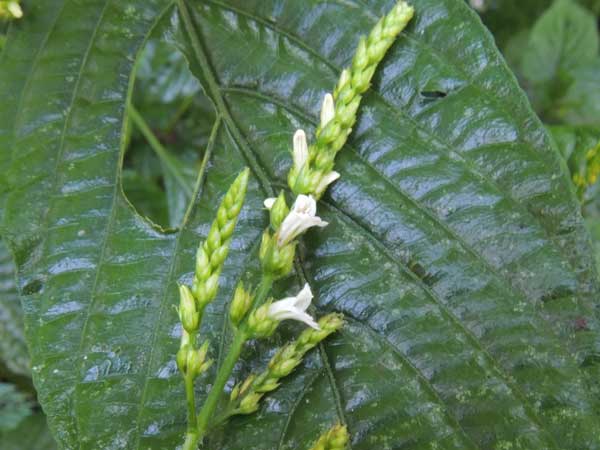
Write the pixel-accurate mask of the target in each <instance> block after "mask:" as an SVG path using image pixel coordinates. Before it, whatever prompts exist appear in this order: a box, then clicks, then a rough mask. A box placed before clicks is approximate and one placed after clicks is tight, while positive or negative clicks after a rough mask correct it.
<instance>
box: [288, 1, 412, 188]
mask: <svg viewBox="0 0 600 450" xmlns="http://www.w3.org/2000/svg"><path fill="white" fill-rule="evenodd" d="M413 15H414V8H413V7H412V6H410V5H408V4H407V3H406V2H404V1H400V2H398V3H397V4H396V5H395V6H394V8H392V10H391V11H390V12H389V14H387V15H386V16H384V17H383V18H382V19H381V20H379V22H377V24H376V25H375V27H374V28H373V30H371V33H370V34H369V36H368V37H366V38H364V37H363V38H361V39H360V41H359V44H358V48H357V50H356V53H355V55H354V58H353V60H352V65H351V66H350V67H349V68H347V69H344V70H343V71H342V74H341V76H340V79H339V81H338V84H337V86H336V87H335V89H334V91H333V94H325V97H324V98H323V104H322V107H321V120H320V123H319V127H318V128H317V131H316V133H315V142H314V143H313V144H312V145H311V146H310V147H309V146H308V144H307V141H306V134H305V133H304V131H302V130H298V131H296V134H295V135H294V142H293V155H294V158H293V159H294V165H293V167H292V170H291V171H290V173H289V175H288V184H289V186H290V189H291V190H292V191H293V192H294V193H296V194H309V195H312V196H314V197H315V198H317V199H318V198H320V197H321V195H323V193H324V192H325V189H327V186H329V185H330V184H331V183H333V182H334V181H335V180H337V179H338V178H339V176H340V174H339V173H337V172H336V171H334V170H333V166H334V160H335V156H336V154H337V152H339V151H340V150H341V148H342V147H343V146H344V144H345V143H346V140H347V139H348V136H349V135H350V133H351V132H352V127H353V126H354V123H355V122H356V114H357V111H358V107H359V105H360V102H361V99H362V94H364V93H365V91H366V90H367V89H368V88H369V86H370V84H371V79H372V78H373V75H374V73H375V69H376V68H377V65H378V64H379V63H380V62H381V60H382V59H383V57H384V56H385V54H386V52H387V51H388V49H389V48H390V46H391V45H392V43H393V42H394V40H395V39H396V37H397V36H398V34H399V33H400V32H401V31H402V30H403V29H404V27H406V24H407V23H408V22H409V21H410V19H411V18H412V17H413Z"/></svg>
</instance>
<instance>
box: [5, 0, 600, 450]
mask: <svg viewBox="0 0 600 450" xmlns="http://www.w3.org/2000/svg"><path fill="white" fill-rule="evenodd" d="M392 3H393V2H392V1H391V0H372V1H369V2H352V1H344V2H319V1H316V0H313V1H307V2H300V1H292V0H288V1H282V0H260V1H258V0H230V1H227V2H220V1H217V0H205V1H202V2H195V1H194V2H192V1H189V2H187V3H184V2H181V3H180V4H179V5H178V6H179V8H178V9H179V10H180V12H179V13H178V11H177V10H175V9H174V8H172V5H170V4H169V3H167V2H162V1H159V0H154V1H148V0H144V1H141V0H134V1H131V2H110V1H89V2H85V5H83V4H81V3H79V2H75V1H64V2H63V1H61V0H45V1H39V2H36V3H35V5H32V6H31V8H32V10H31V11H30V17H29V19H28V20H26V21H24V22H22V24H20V25H19V28H16V27H15V28H13V29H12V30H11V32H10V35H9V39H8V42H7V47H6V52H5V53H4V56H3V60H2V63H1V64H2V73H1V75H0V89H1V90H2V95H3V96H4V97H5V98H6V99H7V101H6V102H4V103H2V104H0V123H2V124H3V125H2V131H1V134H0V147H2V148H8V149H10V150H11V151H12V162H11V164H10V171H9V176H8V179H9V181H10V183H11V184H10V194H9V196H8V197H7V201H6V214H5V217H4V229H5V233H7V236H8V237H9V241H10V245H11V247H12V249H13V252H14V254H15V256H16V260H17V265H18V268H19V288H20V290H21V292H22V295H23V301H24V303H25V305H26V308H25V317H26V324H27V337H28V340H29V344H30V347H31V350H32V358H33V365H34V367H33V372H34V378H35V382H36V385H37V387H38V389H39V392H40V398H41V402H42V404H43V406H44V409H45V411H46V412H47V413H48V416H49V420H50V424H51V428H52V430H53V431H54V434H55V436H56V437H57V439H58V441H59V443H60V445H61V446H62V447H64V448H80V449H121V448H122V449H125V448H127V449H148V448H151V449H163V448H165V449H167V448H169V449H170V448H175V447H176V445H177V444H179V443H180V442H181V439H182V433H183V430H184V427H185V417H184V394H183V389H182V382H181V380H180V376H179V375H178V373H177V369H176V366H175V362H174V354H175V351H176V349H177V346H178V339H179V334H180V329H179V327H178V325H177V322H178V319H177V315H176V313H175V311H174V309H173V305H175V304H176V301H177V300H176V298H177V293H176V283H177V282H182V281H185V282H189V281H190V277H191V275H192V273H191V271H192V269H193V255H194V251H195V247H196V245H197V244H198V242H199V240H200V239H202V238H203V237H204V236H205V235H206V233H207V232H208V226H209V223H210V221H211V219H212V215H213V213H214V205H215V204H216V203H217V201H218V199H219V197H220V196H221V195H222V194H223V193H224V192H225V190H226V188H227V186H228V184H229V183H230V182H231V181H232V180H233V177H234V176H235V174H236V172H238V171H239V170H240V169H241V168H242V167H243V166H245V165H249V166H250V167H251V169H252V171H253V174H254V176H253V179H252V183H251V186H250V188H249V193H248V199H247V202H246V206H245V208H244V210H243V212H242V215H241V218H240V223H239V225H238V229H237V232H236V237H235V239H234V242H233V244H232V251H231V255H230V258H229V260H228V262H227V264H226V267H225V270H224V273H223V283H222V290H221V293H220V295H219V296H218V298H217V300H216V301H215V303H214V305H213V306H212V308H211V309H210V310H209V311H208V314H207V317H206V321H207V323H206V328H205V330H204V332H205V333H206V334H207V335H209V336H211V337H212V342H213V345H212V352H213V357H215V358H217V359H218V360H220V358H221V357H222V354H223V349H224V348H225V347H226V346H225V344H226V342H227V336H228V332H227V327H226V323H227V322H226V320H224V314H223V310H224V307H225V304H226V303H227V300H228V299H229V296H230V293H231V289H232V287H233V286H234V285H235V283H236V280H237V279H238V278H239V277H240V276H242V275H243V273H244V271H245V270H244V269H245V267H246V265H247V264H249V263H251V262H254V261H255V259H256V255H255V250H256V242H257V240H258V238H259V236H260V233H261V230H262V228H263V227H264V226H265V225H266V217H265V213H264V211H263V210H262V209H261V208H262V203H261V201H262V199H263V198H264V197H265V196H266V195H269V194H271V193H273V192H274V191H275V190H276V189H279V188H280V187H283V186H285V182H284V179H285V173H286V171H287V169H288V167H289V164H290V159H291V158H290V156H289V154H288V148H289V147H290V142H291V136H292V133H293V131H294V130H295V128H297V127H300V126H301V127H304V128H306V129H308V130H311V131H312V130H313V129H314V126H315V123H316V118H317V111H318V108H319V103H320V100H321V98H322V95H323V93H324V92H326V91H327V90H329V89H331V87H332V86H333V85H334V82H335V80H336V78H337V77H338V76H339V72H340V69H341V68H342V67H343V66H344V65H346V64H348V63H349V61H350V58H351V56H352V52H353V49H354V47H355V45H356V43H357V39H358V36H359V35H360V34H361V33H366V32H368V30H369V29H370V28H371V27H372V26H373V25H374V23H375V21H376V20H377V18H378V17H379V16H380V15H382V14H384V13H385V11H387V10H388V9H389V8H390V6H391V5H392ZM414 4H415V7H416V11H417V13H416V17H415V19H414V20H413V22H412V23H411V24H410V26H409V28H408V30H407V32H406V33H405V34H403V35H402V36H401V37H400V38H399V39H398V42H397V43H396V44H395V45H394V46H393V47H392V49H391V50H390V53H389V55H388V57H386V59H385V61H384V63H383V64H382V67H381V68H380V70H379V71H378V73H377V75H376V77H375V81H374V86H373V88H372V90H371V91H370V92H369V93H368V95H367V96H366V97H365V101H364V106H363V107H362V110H361V113H360V117H359V120H358V122H357V124H356V126H355V130H354V133H353V135H352V137H351V140H350V141H349V143H348V145H346V147H345V148H344V150H343V151H342V152H341V154H340V158H339V161H338V167H339V169H338V170H339V171H340V172H341V173H342V178H341V179H340V180H339V181H338V182H337V183H336V184H335V186H334V187H333V189H332V190H331V192H330V193H329V194H328V195H327V196H326V197H325V199H324V204H323V206H322V207H321V211H322V214H323V216H324V217H325V218H326V220H328V221H329V222H330V225H329V226H328V227H327V228H326V229H324V231H323V232H315V233H310V235H309V236H308V238H307V239H306V242H305V245H304V246H303V247H302V248H301V251H300V254H301V257H300V261H299V266H298V267H299V271H298V273H297V274H296V276H295V277H292V278H291V279H290V280H287V283H285V284H286V285H288V286H290V285H292V284H294V283H297V282H298V281H301V280H302V279H304V278H307V279H308V280H310V281H311V282H312V284H313V287H314V290H315V292H316V294H317V299H316V303H317V306H318V310H319V313H322V312H325V311H331V310H336V311H341V312H343V313H344V314H345V315H346V317H347V320H348V324H347V326H346V327H345V328H344V330H343V332H342V333H340V334H339V335H338V336H335V337H334V338H332V339H330V340H329V341H327V343H326V344H325V345H323V346H322V347H321V348H320V349H319V351H318V352H315V353H314V354H313V355H312V356H311V357H310V358H309V359H308V360H307V362H306V363H305V364H304V365H303V367H302V368H301V369H299V370H298V371H297V373H296V374H295V375H294V376H293V377H291V378H290V379H289V380H287V381H286V383H285V384H284V385H283V386H282V387H281V388H280V389H279V390H278V391H277V392H276V393H275V394H274V395H272V396H269V397H267V398H266V399H265V401H264V403H263V407H262V409H261V410H260V411H259V412H258V413H257V414H255V415H253V416H249V417H244V418H240V419H236V420H234V421H233V422H232V424H231V427H228V428H227V429H226V430H225V431H223V430H217V432H216V433H214V434H213V436H212V438H211V439H212V440H211V442H209V448H224V449H232V450H233V449H242V448H243V449H248V448H252V449H257V450H261V449H265V450H266V449H304V448H308V445H309V442H310V441H312V440H314V439H315V438H316V436H317V435H318V433H319V431H321V430H322V429H323V428H325V427H327V426H329V425H330V424H331V423H333V422H334V421H337V420H342V421H345V422H347V424H348V426H349V430H350V432H351V434H352V448H353V449H354V450H359V449H373V448H382V449H395V448H407V449H408V448H410V449H421V448H423V449H425V448H448V449H450V448H456V449H464V448H482V449H493V448H498V449H507V448H512V449H517V448H521V449H547V448H554V449H567V448H568V449H593V448H600V441H599V437H598V432H599V431H598V430H600V421H599V419H598V411H599V407H598V406H599V405H598V400H599V398H598V395H599V394H598V385H597V381H598V379H600V378H599V377H600V374H599V373H598V354H599V349H598V343H599V339H598V323H597V317H596V310H595V305H594V299H595V298H596V297H597V295H598V288H597V279H596V272H595V270H594V265H593V260H592V258H591V256H590V254H589V238H588V235H587V234H586V232H585V229H584V227H583V225H582V220H581V217H580V215H579V212H578V205H577V203H576V201H575V198H574V194H573V191H572V187H571V184H570V182H569V180H568V175H567V171H566V167H565V164H564V163H562V162H561V160H560V158H559V156H558V153H557V151H556V149H555V148H554V147H553V144H551V141H550V140H549V138H548V135H547V134H546V132H545V131H544V129H543V127H542V126H541V124H540V123H539V120H538V119H537V118H536V117H535V116H534V114H533V113H532V111H531V109H530V107H529V105H528V103H527V100H526V98H525V96H524V94H523V93H522V92H521V91H520V90H519V88H518V86H517V85H516V82H515V79H514V77H513V75H512V74H511V73H510V72H509V71H508V69H507V68H506V66H505V64H504V62H503V60H502V58H501V57H500V56H499V54H498V52H497V50H496V49H495V47H494V44H493V41H492V38H491V36H490V35H489V34H488V33H487V32H486V31H485V29H484V28H483V27H482V25H481V24H480V22H479V20H478V19H477V17H476V15H475V14H474V13H473V12H472V11H470V10H469V8H468V7H467V6H466V4H465V3H464V2H463V1H462V0H415V2H414ZM155 25H156V26H157V27H158V28H157V30H158V29H160V30H164V31H163V33H164V36H166V37H168V38H169V39H171V40H173V41H174V42H177V43H178V45H180V46H181V48H182V50H183V51H184V53H185V54H186V55H187V58H188V60H189V62H190V66H191V69H192V71H193V73H194V74H195V75H196V76H197V77H198V79H199V81H200V83H201V84H202V85H203V87H204V89H205V91H206V92H207V94H208V95H209V96H210V97H211V99H212V101H213V102H214V104H215V107H216V110H217V112H218V114H219V117H220V118H219V120H217V122H216V123H215V127H214V130H213V139H212V141H211V142H210V143H209V145H208V149H207V151H206V153H205V160H204V164H203V169H202V170H201V171H200V173H199V177H198V182H197V184H196V189H195V195H194V202H193V204H192V205H191V206H190V208H189V209H188V211H187V213H186V215H185V217H184V221H183V224H182V227H181V229H180V230H179V231H178V232H177V233H174V234H165V233H163V232H161V231H159V230H157V229H155V228H153V227H152V225H151V224H149V223H148V222H146V221H145V220H144V219H142V218H141V217H140V216H138V215H137V214H136V213H135V211H134V210H133V209H132V208H131V207H130V205H129V203H128V202H127V201H126V200H125V198H124V196H123V193H122V190H121V187H120V158H121V156H120V155H121V153H122V152H123V145H122V140H123V136H122V129H123V122H124V111H125V105H126V101H127V96H128V93H130V92H131V86H130V82H129V80H131V76H132V75H131V72H132V68H133V63H134V59H135V55H136V52H137V51H138V50H139V49H140V47H141V45H142V43H143V41H144V39H145V38H146V37H147V36H148V35H149V34H150V33H151V31H152V29H153V27H154V26H155ZM23 74H25V76H24V75H23ZM57 74H60V76H59V75H57ZM289 327H291V328H293V326H289ZM289 331H290V330H289V328H288V329H287V332H289ZM271 348H272V343H266V344H262V345H260V346H257V347H254V350H253V351H251V352H249V353H248V354H246V355H245V358H244V361H243V362H242V363H240V364H239V366H238V367H237V369H236V375H237V376H238V377H240V376H242V375H243V374H244V373H246V372H247V371H248V370H249V369H250V368H252V367H256V366H258V365H259V364H260V363H261V361H262V362H264V361H265V360H266V359H267V358H268V356H269V355H268V353H269V351H270V349H271ZM207 383H209V381H207ZM204 386H205V385H203V386H201V387H199V391H200V394H202V393H203V392H204V390H205V387H204Z"/></svg>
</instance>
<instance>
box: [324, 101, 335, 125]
mask: <svg viewBox="0 0 600 450" xmlns="http://www.w3.org/2000/svg"><path fill="white" fill-rule="evenodd" d="M334 116H335V105H334V102H333V95H331V94H325V97H323V105H322V106H321V128H325V125H327V124H328V123H329V122H330V121H331V119H333V117H334Z"/></svg>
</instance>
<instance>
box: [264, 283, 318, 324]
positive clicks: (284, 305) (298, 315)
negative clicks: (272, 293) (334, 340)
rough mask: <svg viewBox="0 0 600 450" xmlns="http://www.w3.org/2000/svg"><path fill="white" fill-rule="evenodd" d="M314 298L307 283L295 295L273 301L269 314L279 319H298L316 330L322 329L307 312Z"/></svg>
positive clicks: (270, 316) (271, 317)
mask: <svg viewBox="0 0 600 450" xmlns="http://www.w3.org/2000/svg"><path fill="white" fill-rule="evenodd" d="M312 299H313V294H312V292H311V290H310V286H309V285H308V283H306V284H305V285H304V287H303V288H302V290H301V291H300V292H298V295H296V296H295V297H287V298H284V299H282V300H279V301H276V302H274V303H272V304H271V305H270V306H269V311H268V313H267V315H268V316H269V318H270V319H272V320H277V321H280V320H285V319H293V320H298V321H300V322H304V323H305V324H306V325H308V326H309V327H312V328H314V329H315V330H320V328H319V325H318V324H317V322H315V319H313V318H312V316H311V315H310V314H308V313H307V312H306V310H307V309H308V307H309V306H310V302H311V300H312Z"/></svg>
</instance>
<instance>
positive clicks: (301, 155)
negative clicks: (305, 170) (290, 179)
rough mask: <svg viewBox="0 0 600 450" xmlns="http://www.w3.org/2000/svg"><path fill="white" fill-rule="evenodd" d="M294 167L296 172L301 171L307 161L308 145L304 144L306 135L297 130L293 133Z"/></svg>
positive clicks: (302, 131)
mask: <svg viewBox="0 0 600 450" xmlns="http://www.w3.org/2000/svg"><path fill="white" fill-rule="evenodd" d="M293 157H294V167H295V168H296V170H300V169H302V167H303V166H304V164H306V161H308V143H307V142H306V133H304V130H297V131H296V132H295V133H294V151H293Z"/></svg>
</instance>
